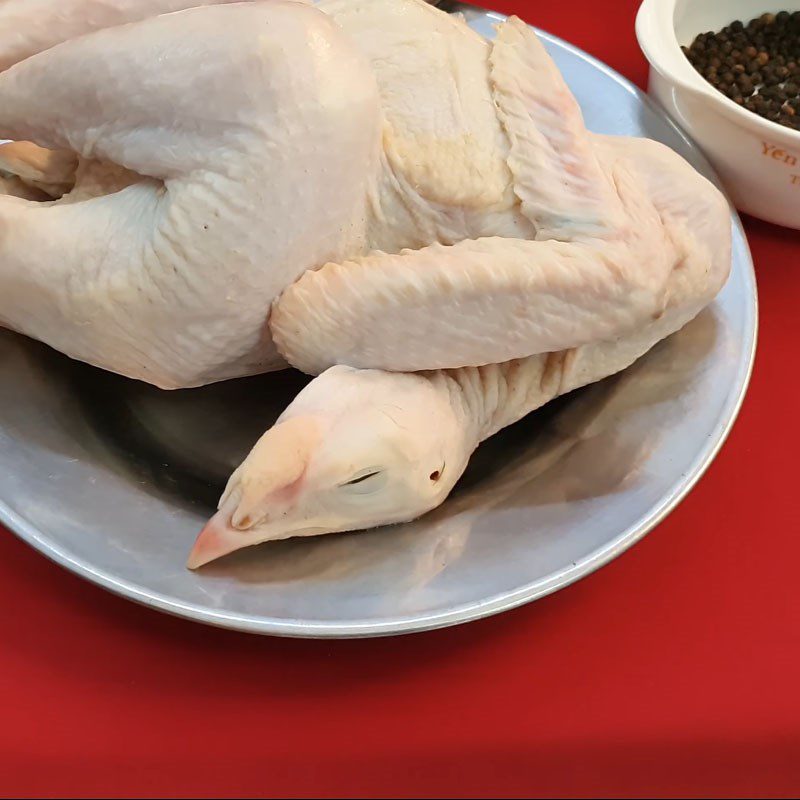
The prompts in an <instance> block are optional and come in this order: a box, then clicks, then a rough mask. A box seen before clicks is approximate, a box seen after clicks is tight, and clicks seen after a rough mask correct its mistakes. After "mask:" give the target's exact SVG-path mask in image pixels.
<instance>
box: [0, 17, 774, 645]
mask: <svg viewBox="0 0 800 800" xmlns="http://www.w3.org/2000/svg"><path fill="white" fill-rule="evenodd" d="M469 8H470V10H471V11H474V12H479V13H481V14H482V15H485V16H486V17H488V18H489V19H491V20H493V21H496V22H498V23H499V22H502V21H503V20H505V19H507V17H506V15H504V14H500V13H499V12H494V11H485V10H483V9H478V8H475V7H469ZM530 27H532V28H533V30H534V31H536V34H537V35H538V36H539V37H540V38H541V39H543V40H544V41H547V42H549V43H553V44H556V45H558V46H559V47H561V48H563V49H564V50H566V51H568V52H570V53H572V54H573V55H576V56H578V57H580V58H581V59H583V60H585V61H586V62H588V63H589V64H591V65H592V66H593V67H595V68H596V69H598V70H599V71H600V72H602V73H604V74H605V75H606V76H608V77H609V78H611V79H612V80H613V81H614V82H615V83H617V84H619V85H620V86H622V88H624V89H625V90H626V91H628V92H629V93H630V94H632V95H633V96H634V97H636V99H637V100H638V101H639V102H641V103H642V104H644V105H645V106H647V107H648V108H650V109H651V110H653V111H654V112H655V113H657V114H658V115H659V117H660V118H661V119H662V120H663V121H665V122H666V124H667V125H668V126H669V127H670V128H671V129H672V131H673V133H675V134H676V135H677V136H679V137H680V138H681V139H682V140H683V141H684V142H685V143H686V144H688V145H689V146H690V147H691V148H692V149H693V150H694V151H695V152H696V153H697V155H698V156H699V158H700V160H701V161H702V162H703V164H704V166H705V167H706V169H707V171H708V174H709V175H713V176H714V178H715V179H716V183H717V185H718V186H719V185H720V182H719V179H718V178H717V175H716V172H715V171H714V170H713V168H712V167H711V166H710V164H708V161H707V160H706V158H705V156H704V155H703V153H702V151H701V150H700V148H699V147H698V146H697V145H696V144H695V143H694V142H693V141H692V139H691V138H690V137H689V136H688V135H687V134H686V133H685V132H684V131H683V130H682V129H681V128H680V127H679V126H678V125H677V124H676V123H675V122H674V121H673V120H672V119H671V118H670V117H669V116H668V115H667V113H666V112H665V111H664V110H663V109H661V108H660V107H659V106H658V105H657V103H656V102H655V101H654V100H652V99H651V98H650V97H649V96H648V95H647V94H646V93H645V92H643V91H642V90H641V89H640V88H639V87H638V86H636V85H635V84H634V83H633V82H631V81H629V80H628V79H627V78H625V77H624V76H623V75H622V74H621V73H619V72H617V71H616V70H614V69H612V68H611V67H609V66H608V65H607V64H605V63H603V62H602V61H600V60H599V59H597V58H595V57H594V56H592V55H591V54H589V53H587V52H586V51H584V50H582V49H581V48H579V47H576V46H575V45H573V44H571V43H570V42H568V41H566V40H564V39H562V38H561V37H559V36H556V35H554V34H551V33H548V32H547V31H544V30H542V29H540V28H538V27H536V26H533V25H532V26H530ZM730 207H731V223H732V226H733V228H734V229H735V230H736V231H737V232H738V233H739V234H740V236H741V239H742V245H743V255H744V259H743V260H744V261H746V264H744V263H743V264H742V265H741V268H742V269H743V270H744V272H745V274H744V277H745V279H746V280H747V281H748V282H749V283H750V286H751V289H752V291H751V292H750V293H749V296H750V303H749V308H748V309H747V315H746V320H745V321H746V322H747V323H749V330H746V331H745V334H746V335H749V337H750V346H749V348H747V350H746V352H745V359H743V361H742V363H741V364H740V366H739V370H738V373H737V378H738V388H737V391H736V392H735V393H732V394H731V395H730V396H729V398H728V400H727V402H726V405H725V408H726V409H727V411H726V412H725V414H724V415H723V416H724V420H725V421H724V422H723V423H721V424H719V425H718V426H717V428H716V429H715V430H714V431H713V436H712V437H709V440H708V441H707V443H706V444H705V446H704V447H703V448H702V449H701V450H700V451H699V453H698V455H697V457H696V458H695V460H694V462H692V465H691V466H690V467H689V468H688V469H687V471H686V477H685V479H684V480H683V481H682V482H681V483H679V484H677V485H676V486H675V487H674V488H673V491H672V492H670V493H669V494H668V495H665V496H664V497H662V498H661V501H660V502H659V503H658V504H657V505H655V506H654V507H653V508H652V509H651V511H650V513H649V514H648V515H647V516H646V517H645V518H644V519H643V520H640V521H638V522H637V523H635V524H633V525H631V526H629V527H628V528H626V529H625V530H623V531H622V532H621V533H619V534H618V535H617V536H616V537H615V538H614V539H612V540H611V541H610V542H608V543H607V544H606V545H605V546H603V547H601V548H599V549H597V550H595V551H594V552H593V553H591V554H590V555H589V556H587V557H586V558H584V559H582V560H581V561H577V562H575V563H574V564H572V565H570V566H569V567H566V568H564V569H562V570H560V571H558V572H555V573H553V574H552V575H550V576H549V578H547V579H546V580H544V581H542V580H541V579H540V580H537V581H536V583H535V584H527V585H524V586H521V587H517V588H516V589H514V590H511V591H508V592H502V593H500V594H497V595H494V596H491V597H487V598H485V599H483V600H480V601H473V602H470V603H465V604H462V605H460V606H456V607H454V608H451V609H448V610H443V611H437V612H433V613H427V614H416V615H414V614H412V615H404V616H398V617H394V618H386V619H384V620H381V621H366V620H365V621H359V620H357V619H354V620H347V621H344V622H338V621H325V620H291V619H287V620H279V619H275V618H269V617H260V618H256V617H253V616H247V615H245V614H240V613H234V612H225V611H223V610H219V611H217V610H214V609H210V608H208V607H205V606H200V605H197V604H194V603H188V602H185V601H182V600H180V599H179V598H176V597H172V596H170V595H166V594H163V593H161V592H154V591H153V590H151V589H147V588H145V587H143V586H141V585H139V584H136V583H134V582H132V581H128V580H124V579H120V578H118V577H116V576H114V575H112V574H110V573H108V572H106V571H104V570H99V569H96V568H94V567H93V566H92V565H91V564H89V563H87V562H84V561H83V560H81V559H79V558H75V557H74V556H72V555H70V554H69V553H68V552H67V551H66V550H65V549H64V548H62V547H60V546H59V545H58V544H56V543H55V542H53V541H51V540H50V539H49V537H47V536H45V535H44V534H42V532H41V531H39V530H38V529H37V528H36V527H35V526H34V525H32V524H31V523H29V522H27V521H26V520H25V519H23V518H22V517H21V516H20V515H19V514H17V513H16V512H14V511H12V509H11V508H10V507H9V506H8V505H6V504H5V503H4V502H3V501H2V500H0V523H1V524H2V525H4V526H5V527H6V528H7V529H8V530H9V531H10V532H11V533H13V534H14V535H16V536H17V537H18V538H19V539H21V540H22V541H24V542H25V543H27V544H29V545H30V546H31V547H33V548H34V549H35V550H37V551H38V552H39V553H41V554H42V555H44V556H45V557H46V558H48V559H49V560H50V561H52V562H54V563H56V564H58V565H59V566H60V567H63V568H64V569H66V570H68V571H69V572H72V573H73V574H75V575H77V576H78V577H80V578H83V579H84V580H87V581H88V582H90V583H93V584H95V585H96V586H99V587H100V588H103V589H106V590H107V591H109V592H111V593H112V594H115V595H117V596H119V597H123V598H125V599H127V600H132V601H134V602H136V603H138V604H139V605H143V606H145V607H147V608H150V609H154V610H158V611H162V612H165V613H167V614H170V615H172V616H176V617H179V618H182V619H187V620H191V621H193V622H199V623H203V624H206V625H211V626H214V627H219V628H226V629H230V630H236V631H240V632H244V633H256V634H262V635H271V636H280V637H287V638H306V639H356V638H367V637H379V636H393V635H399V634H408V633H421V632H424V631H429V630H435V629H438V628H444V627H450V626H453V625H458V624H462V623H465V622H471V621H473V620H478V619H483V618H485V617H489V616H492V615H494V614H499V613H501V612H503V611H509V610H511V609H514V608H518V607H520V606H522V605H524V604H526V603H530V602H533V601H534V600H539V599H540V598H542V597H546V596H547V595H549V594H552V593H553V592H556V591H558V590H559V589H563V588H566V587H567V586H570V585H571V584H573V583H575V582H577V581H578V580H581V579H582V578H585V577H587V576H588V575H591V574H592V573H593V572H595V571H596V570H598V569H600V568H601V567H603V566H605V565H606V564H608V563H609V562H610V561H613V560H614V559H615V558H617V557H618V556H619V555H621V554H622V553H623V552H625V551H626V550H628V548H630V547H632V546H633V545H634V544H636V543H637V542H638V541H640V540H641V539H642V538H643V537H644V536H646V535H647V534H648V533H649V532H650V531H652V530H653V528H655V527H656V526H657V525H659V524H660V523H661V522H662V521H663V520H664V519H665V518H666V517H667V516H668V515H669V514H670V513H671V512H672V511H673V510H674V509H675V508H677V506H678V505H679V504H680V503H681V502H682V501H683V500H684V498H685V497H686V496H687V495H688V494H689V492H691V490H692V489H693V488H694V486H695V485H696V484H697V482H698V481H699V480H700V479H701V478H702V477H703V475H704V474H705V472H706V470H707V469H708V468H709V466H710V465H711V463H712V462H713V461H714V459H715V458H716V456H717V454H718V453H719V451H720V449H721V447H722V446H723V444H724V443H725V441H726V440H727V438H728V435H729V434H730V432H731V430H732V428H733V426H734V424H735V422H736V420H737V418H738V416H739V412H740V410H741V407H742V404H743V402H744V398H745V395H746V394H747V390H748V387H749V385H750V379H751V376H752V373H753V367H754V363H755V355H756V348H757V343H758V326H759V311H758V286H757V283H756V276H755V268H754V264H753V258H752V254H751V252H750V246H749V242H748V241H747V235H746V233H745V231H744V227H743V225H742V221H741V218H740V217H739V214H738V212H737V211H736V209H735V208H734V206H733V205H732V204H731V206H730ZM744 344H745V346H746V341H745V343H744Z"/></svg>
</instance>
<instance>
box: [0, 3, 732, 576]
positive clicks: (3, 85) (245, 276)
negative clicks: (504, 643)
mask: <svg viewBox="0 0 800 800" xmlns="http://www.w3.org/2000/svg"><path fill="white" fill-rule="evenodd" d="M187 6H195V7H192V8H185V7H187ZM197 6H199V7H197ZM184 8H185V10H181V9H184ZM162 12H174V13H162ZM0 67H2V68H5V71H4V72H2V74H0V136H3V137H5V138H6V139H8V140H13V141H12V142H11V143H10V144H7V145H4V146H2V147H0V169H2V170H3V174H4V176H5V177H4V178H3V182H2V186H0V188H2V190H3V191H4V192H5V195H4V196H2V197H0V230H1V231H2V236H1V237H0V324H2V325H4V326H5V327H8V328H11V329H14V330H17V331H19V332H22V333H24V334H27V335H29V336H33V337H36V338H38V339H40V340H42V341H44V342H47V343H48V344H50V345H52V346H53V347H56V348H58V349H59V350H61V351H63V352H64V353H66V354H68V355H70V356H72V357H73V358H77V359H81V360H84V361H87V362H89V363H92V364H95V365H98V366H100V367H103V368H105V369H109V370H113V371H116V372H119V373H122V374H124V375H127V376H130V377H134V378H139V379H141V380H145V381H149V382H151V383H154V384H156V385H158V386H161V387H164V388H174V387H191V386H198V385H201V384H205V383H209V382H212V381H218V380H224V379H227V378H233V377H236V376H242V375H248V374H253V373H257V372H264V371H268V370H271V369H276V368H280V367H283V366H285V365H286V362H288V363H289V364H292V365H294V366H296V367H298V368H300V369H302V370H304V371H306V372H309V373H311V374H313V375H318V376H319V377H317V378H316V379H315V380H313V381H312V382H311V383H310V384H309V385H308V386H307V387H306V389H304V390H303V391H302V392H301V393H300V395H299V396H298V397H297V398H296V400H295V401H294V402H293V403H292V404H291V405H290V407H289V408H288V409H287V410H286V412H285V413H284V414H283V415H282V416H281V418H280V419H279V420H278V422H277V423H276V425H275V426H274V427H273V428H272V429H270V430H269V431H267V432H266V433H265V434H264V436H263V437H262V438H261V440H260V441H259V442H258V443H257V444H256V445H255V447H254V449H253V451H252V452H251V453H250V455H249V456H248V457H247V459H246V460H245V461H244V463H243V464H242V465H241V466H240V467H239V469H238V470H237V471H236V472H235V473H234V475H233V476H232V477H231V480H230V482H229V484H228V487H227V489H226V491H225V494H224V495H223V498H222V500H221V501H220V508H219V512H218V513H217V515H216V516H215V517H214V518H213V519H212V520H211V521H210V522H209V524H208V525H207V526H206V528H205V529H204V530H203V532H202V533H201V535H200V537H199V538H198V540H197V543H196V545H195V547H194V549H193V551H192V554H191V556H190V560H189V565H190V566H191V567H197V566H200V565H202V564H204V563H207V562H208V561H211V560H213V559H215V558H217V557H219V556H221V555H224V554H226V553H229V552H231V551H233V550H236V549H239V548H241V547H244V546H247V545H253V544H257V543H259V542H263V541H267V540H272V539H282V538H287V537H290V536H306V535H313V534H321V533H328V532H334V531H346V530H356V529H361V528H369V527H374V526H377V525H382V524H387V523H394V522H401V521H405V520H410V519H413V518H415V517H417V516H419V515H421V514H423V513H425V512H426V511H428V510H430V509H432V508H434V507H436V506H437V505H439V504H440V503H441V502H442V501H443V500H444V499H445V498H446V497H447V495H448V494H449V492H450V490H451V489H452V488H453V486H454V485H455V483H456V481H457V480H458V478H459V477H460V476H461V474H462V472H463V470H464V468H465V466H466V464H467V461H468V460H469V457H470V455H471V453H472V452H473V451H474V449H475V448H476V447H477V445H478V444H479V443H480V441H482V440H483V439H485V438H486V437H488V436H491V435H492V434H493V433H495V432H496V431H498V430H499V429H501V428H502V427H504V426H506V425H509V424H511V423H512V422H514V421H516V420H517V419H519V418H520V417H522V416H523V415H525V414H527V413H528V412H530V411H531V410H533V409H535V408H537V407H539V406H541V405H542V404H543V403H546V402H547V401H548V400H550V399H552V398H554V397H556V396H558V395H560V394H563V393H565V392H569V391H571V390H572V389H575V388H577V387H579V386H583V385H585V384H587V383H590V382H592V381H596V380H599V379H601V378H603V377H605V376H607V375H610V374H613V373H615V372H617V371H619V370H622V369H624V368H625V367H627V366H628V365H630V364H631V363H632V362H633V361H634V360H636V359H637V358H638V357H639V356H641V355H642V354H643V353H645V352H646V351H647V350H648V349H649V348H650V347H652V346H653V344H655V343H656V342H658V341H659V340H660V339H662V338H664V337H665V336H668V335H669V334H671V333H673V332H674V331H676V330H678V329H679V328H681V327H682V326H683V325H684V324H686V323H687V322H688V321H689V320H690V319H692V318H693V317H694V316H695V315H696V314H697V313H698V312H699V311H700V310H701V309H702V308H703V307H704V306H705V305H707V304H708V303H709V302H710V301H711V300H712V299H713V297H714V296H715V295H716V294H717V292H718V291H719V290H720V288H721V287H722V286H723V284H724V283H725V280H726V278H727V275H728V271H729V268H730V219H729V209H728V206H727V203H726V201H725V199H724V198H723V196H722V195H721V194H720V193H719V192H718V191H717V190H716V189H715V188H714V187H713V186H712V185H711V184H710V183H709V182H707V181H706V180H705V179H704V178H702V177H701V176H700V175H698V174H697V173H696V172H695V171H694V170H693V169H692V168H691V167H690V166H688V165H687V164H686V163H685V162H684V161H683V160H682V159H681V158H680V157H679V156H677V155H676V154H675V153H673V152H672V151H671V150H669V149H667V148H665V147H663V146H661V145H659V144H656V143H654V142H652V141H648V140H644V139H623V138H612V137H604V136H596V135H593V134H590V133H589V132H587V130H586V129H585V127H584V125H583V121H582V118H581V114H580V110H579V108H578V106H577V104H576V102H575V100H574V98H573V97H572V95H571V94H570V92H569V90H568V89H567V87H566V85H565V83H564V81H563V79H562V78H561V76H560V74H559V73H558V71H557V69H556V67H555V66H554V64H553V63H552V61H551V60H550V58H549V57H548V56H547V54H546V52H545V50H544V48H543V47H542V45H541V44H540V42H539V41H538V40H537V38H536V36H535V35H534V34H533V32H532V31H531V30H530V29H529V28H528V27H527V26H526V25H525V24H523V23H522V22H521V21H520V20H518V19H516V18H510V19H509V20H508V21H507V22H505V23H503V24H502V25H500V26H499V27H498V30H497V36H496V39H495V40H494V41H493V42H487V41H486V40H484V39H483V38H481V37H480V36H478V35H477V34H476V33H474V32H473V31H472V30H471V29H469V28H468V26H467V25H466V24H465V23H464V21H463V20H461V19H460V18H458V17H455V16H448V15H447V14H445V13H443V12H441V11H438V10H436V9H434V8H432V7H431V6H429V5H428V4H426V3H425V2H423V0H323V2H320V3H319V4H317V5H312V4H309V3H306V2H299V1H297V0H295V1H294V2H292V1H291V0H266V1H265V2H252V3H231V4H228V3H213V2H211V3H200V2H199V0H186V1H185V2H182V1H181V0H72V2H71V3H66V4H65V3H63V2H61V0H5V2H4V3H3V4H2V5H0Z"/></svg>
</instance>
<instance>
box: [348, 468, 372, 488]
mask: <svg viewBox="0 0 800 800" xmlns="http://www.w3.org/2000/svg"><path fill="white" fill-rule="evenodd" d="M380 474H381V473H380V470H373V471H372V472H367V473H365V474H363V475H356V477H355V478H353V479H352V480H349V481H346V482H345V483H342V484H340V485H341V486H357V485H358V484H359V483H363V482H364V481H368V480H369V479H370V478H374V477H375V476H376V475H380Z"/></svg>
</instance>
